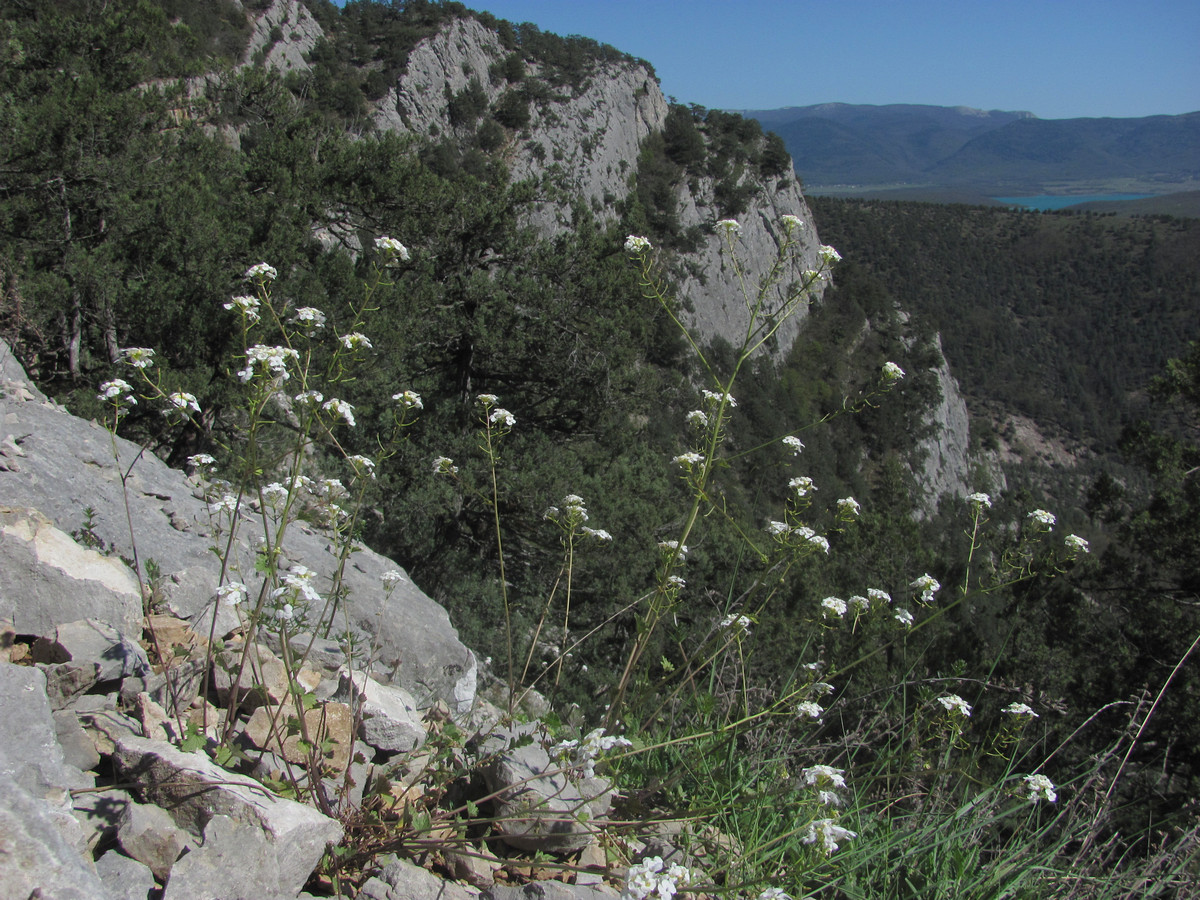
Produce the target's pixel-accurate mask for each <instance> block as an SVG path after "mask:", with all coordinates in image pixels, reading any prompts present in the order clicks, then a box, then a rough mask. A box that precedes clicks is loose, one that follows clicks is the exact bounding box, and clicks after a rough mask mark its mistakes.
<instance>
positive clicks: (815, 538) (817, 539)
mask: <svg viewBox="0 0 1200 900" xmlns="http://www.w3.org/2000/svg"><path fill="white" fill-rule="evenodd" d="M805 540H806V541H808V542H809V543H810V544H812V545H813V546H814V547H816V548H817V549H818V550H820V551H822V552H824V553H825V554H826V555H828V554H829V540H828V539H827V538H825V537H823V536H821V535H819V534H810V535H808V536H807V537H806V538H805Z"/></svg>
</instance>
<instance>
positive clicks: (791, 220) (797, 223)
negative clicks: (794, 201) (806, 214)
mask: <svg viewBox="0 0 1200 900" xmlns="http://www.w3.org/2000/svg"><path fill="white" fill-rule="evenodd" d="M779 221H780V222H782V223H783V227H784V228H785V229H787V230H788V231H792V230H793V229H795V228H800V227H801V226H803V225H804V220H803V219H801V218H800V217H799V216H793V215H792V214H791V213H786V214H784V215H782V216H780V217H779Z"/></svg>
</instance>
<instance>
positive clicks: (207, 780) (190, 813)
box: [113, 737, 342, 896]
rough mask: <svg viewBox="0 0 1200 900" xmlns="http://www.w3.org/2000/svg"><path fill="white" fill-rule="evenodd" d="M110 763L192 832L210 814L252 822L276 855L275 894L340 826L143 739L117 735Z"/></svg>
mask: <svg viewBox="0 0 1200 900" xmlns="http://www.w3.org/2000/svg"><path fill="white" fill-rule="evenodd" d="M113 762H114V765H115V767H116V770H117V772H118V774H119V776H120V777H121V778H123V779H125V780H127V781H132V782H135V783H136V784H138V786H139V793H140V794H141V795H142V796H143V798H144V800H145V801H146V802H149V803H153V804H156V805H159V806H162V807H163V808H164V809H167V810H168V811H169V812H170V813H171V816H172V817H173V818H174V820H175V824H177V825H178V826H179V827H181V828H183V829H184V830H186V831H188V832H190V833H191V834H193V835H200V834H203V833H204V826H205V825H206V824H207V823H208V821H209V819H211V818H212V817H213V816H215V815H225V816H229V817H230V818H231V819H233V820H234V821H235V822H236V823H240V824H244V825H252V826H254V827H256V828H258V829H261V831H263V832H264V833H265V834H266V838H267V840H268V842H269V843H270V844H271V846H272V848H273V852H274V853H275V854H276V855H277V857H278V872H279V875H278V885H277V887H276V888H275V889H274V890H276V891H278V892H280V893H285V894H286V893H287V892H288V891H291V894H290V895H289V896H295V894H296V893H297V892H298V891H299V890H300V888H301V887H302V886H303V885H304V882H305V881H306V880H307V879H308V876H309V874H311V872H312V870H313V868H314V867H315V866H316V865H317V863H318V862H320V859H321V856H322V854H323V853H324V852H325V847H326V845H328V844H330V843H336V842H337V841H339V840H340V839H341V837H342V826H341V825H340V824H338V823H337V822H336V821H334V820H333V819H330V818H328V817H326V816H323V815H322V814H321V813H319V812H317V811H316V810H315V809H312V808H310V807H307V806H304V805H302V804H300V803H296V802H294V801H291V800H286V799H283V798H280V797H276V796H274V795H273V794H271V793H269V792H268V791H265V790H263V788H262V786H261V785H260V784H259V783H258V782H256V781H254V780H253V779H251V778H247V777H245V776H241V775H237V774H235V773H232V772H228V771H226V770H225V769H222V768H221V767H219V766H217V765H216V764H215V763H214V762H212V761H211V760H210V759H209V758H208V757H207V756H204V755H202V754H198V753H184V752H182V751H180V750H178V749H176V748H175V747H173V746H171V745H170V744H165V743H162V742H160V741H151V740H146V739H145V738H133V737H128V738H120V739H118V741H117V746H116V752H115V754H114V757H113Z"/></svg>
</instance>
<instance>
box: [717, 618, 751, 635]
mask: <svg viewBox="0 0 1200 900" xmlns="http://www.w3.org/2000/svg"><path fill="white" fill-rule="evenodd" d="M720 627H721V629H722V630H723V631H732V632H733V633H734V634H749V633H750V617H749V616H735V615H734V614H733V613H730V614H729V615H727V616H725V617H724V618H723V619H721V626H720Z"/></svg>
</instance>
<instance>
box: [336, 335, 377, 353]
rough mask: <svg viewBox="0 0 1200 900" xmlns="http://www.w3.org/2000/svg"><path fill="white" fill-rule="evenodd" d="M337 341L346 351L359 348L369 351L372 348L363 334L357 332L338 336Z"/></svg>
mask: <svg viewBox="0 0 1200 900" xmlns="http://www.w3.org/2000/svg"><path fill="white" fill-rule="evenodd" d="M338 340H339V341H341V342H342V346H343V347H345V348H346V349H347V350H357V349H358V348H359V347H362V348H364V349H367V350H370V349H371V347H372V346H373V345H372V344H371V341H370V340H369V339H368V338H367V336H366V335H365V334H361V333H359V332H357V331H352V332H350V333H349V334H343V335H340V336H339V337H338Z"/></svg>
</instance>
